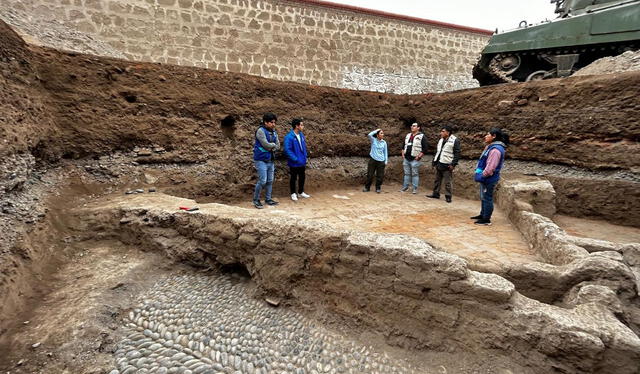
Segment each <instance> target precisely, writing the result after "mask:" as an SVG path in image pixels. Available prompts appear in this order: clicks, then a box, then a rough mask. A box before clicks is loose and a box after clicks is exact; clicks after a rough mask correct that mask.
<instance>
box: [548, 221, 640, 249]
mask: <svg viewBox="0 0 640 374" xmlns="http://www.w3.org/2000/svg"><path fill="white" fill-rule="evenodd" d="M553 220H554V221H555V223H556V224H557V225H558V226H560V227H562V229H564V230H565V231H566V232H567V233H568V234H571V235H574V236H581V237H584V238H592V239H600V240H606V241H610V242H614V243H622V244H624V243H640V228H637V227H629V226H619V225H613V224H611V223H609V222H606V221H599V220H591V219H585V218H576V217H569V216H563V215H556V216H554V217H553Z"/></svg>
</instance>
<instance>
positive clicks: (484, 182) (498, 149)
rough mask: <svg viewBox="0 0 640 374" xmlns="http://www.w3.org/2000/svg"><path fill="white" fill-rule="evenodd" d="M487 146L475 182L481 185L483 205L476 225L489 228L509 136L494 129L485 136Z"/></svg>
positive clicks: (481, 156)
mask: <svg viewBox="0 0 640 374" xmlns="http://www.w3.org/2000/svg"><path fill="white" fill-rule="evenodd" d="M484 143H485V144H486V146H485V148H484V151H482V154H481V155H480V159H479V160H478V165H477V166H476V173H475V177H474V179H475V181H476V182H478V183H480V200H482V205H481V208H480V214H479V215H477V216H474V217H471V219H475V220H476V222H475V224H476V225H485V226H488V225H490V224H491V215H492V214H493V191H494V190H495V188H496V185H497V184H498V182H499V181H500V170H502V166H503V165H504V156H505V154H506V153H507V146H508V144H509V135H508V134H507V133H506V132H504V131H503V130H502V129H499V128H493V129H491V130H489V132H487V134H486V135H485V136H484Z"/></svg>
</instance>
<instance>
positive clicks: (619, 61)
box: [574, 50, 640, 76]
mask: <svg viewBox="0 0 640 374" xmlns="http://www.w3.org/2000/svg"><path fill="white" fill-rule="evenodd" d="M638 70H640V50H638V51H627V52H624V53H623V54H621V55H618V56H614V57H604V58H601V59H599V60H596V61H594V62H593V63H591V64H590V65H588V66H586V67H584V68H582V69H580V70H578V71H577V72H576V73H575V74H574V75H577V76H580V75H598V74H614V73H622V72H626V71H638Z"/></svg>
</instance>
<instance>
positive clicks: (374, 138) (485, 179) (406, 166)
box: [253, 113, 509, 225]
mask: <svg viewBox="0 0 640 374" xmlns="http://www.w3.org/2000/svg"><path fill="white" fill-rule="evenodd" d="M276 122H277V117H276V115H275V114H273V113H266V114H265V115H264V116H263V118H262V124H261V126H260V127H259V128H258V129H257V130H256V134H255V143H254V150H253V160H254V164H255V168H256V171H257V173H258V182H257V183H256V186H255V190H254V194H253V205H254V206H255V207H256V208H258V209H262V208H263V207H264V205H262V203H261V201H260V195H261V192H262V190H263V189H264V190H265V204H267V205H277V204H278V202H277V201H275V200H273V198H272V195H271V193H272V187H273V175H274V170H275V168H274V161H275V155H274V152H275V151H277V150H279V149H280V141H279V140H278V134H277V132H276V130H275V127H276ZM303 130H304V122H303V121H302V120H301V119H297V118H296V119H293V120H292V121H291V130H290V131H289V133H288V134H287V135H286V136H285V137H284V149H283V150H284V154H285V156H286V158H287V165H288V166H289V174H290V180H289V188H290V192H291V199H292V200H293V201H297V200H298V199H299V198H309V197H311V196H310V195H308V194H307V193H306V192H305V191H304V184H305V170H306V165H307V157H308V152H307V143H306V139H305V137H304V133H303ZM420 130H421V128H420V125H419V124H418V123H414V124H412V125H411V132H409V133H408V134H407V135H406V136H405V139H404V146H403V148H402V152H401V155H402V166H403V171H404V177H403V181H402V188H401V189H400V191H402V192H406V191H408V190H409V188H411V192H412V193H413V194H416V193H417V192H418V186H419V184H420V173H419V171H420V166H421V160H422V158H423V157H424V155H425V153H426V151H427V148H428V143H427V139H426V137H425V135H424V133H422V132H421V131H420ZM367 137H368V138H369V141H370V142H371V148H370V152H369V161H368V164H367V178H366V182H365V185H364V188H363V190H362V191H363V192H369V191H371V185H372V184H373V183H374V178H375V191H376V192H377V193H380V192H381V191H382V183H383V182H384V172H385V167H386V165H387V164H388V162H389V151H388V147H387V142H386V141H385V140H384V131H383V130H382V129H376V130H373V131H371V132H370V133H369V134H367ZM484 142H485V148H484V150H483V152H482V154H481V155H480V159H479V160H478V163H477V166H476V170H475V175H474V180H475V181H476V182H478V183H479V184H480V199H481V201H482V203H481V210H480V214H479V215H477V216H473V217H470V218H471V219H473V220H475V223H476V224H478V225H490V224H491V215H492V213H493V192H494V190H495V187H496V185H497V184H498V181H499V179H500V170H501V169H502V166H503V165H504V158H505V153H506V148H507V145H508V143H509V136H508V135H507V134H506V133H505V132H504V131H503V130H502V129H499V128H492V129H491V130H489V131H488V132H487V134H486V135H485V137H484ZM459 160H460V140H459V139H458V138H457V137H456V136H455V135H453V128H452V127H451V126H448V125H446V126H443V127H442V128H441V129H440V139H439V140H438V145H437V147H436V151H435V155H434V157H433V160H432V161H431V165H432V167H433V169H434V170H435V180H434V185H433V191H432V193H431V194H429V195H427V197H428V198H432V199H439V198H440V191H441V187H442V186H443V185H444V197H445V201H446V202H447V203H451V202H452V201H453V171H454V169H455V168H456V166H457V165H458V161H459Z"/></svg>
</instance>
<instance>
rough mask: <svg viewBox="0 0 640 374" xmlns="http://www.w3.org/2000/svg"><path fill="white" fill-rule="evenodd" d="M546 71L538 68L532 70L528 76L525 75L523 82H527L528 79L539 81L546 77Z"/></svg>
mask: <svg viewBox="0 0 640 374" xmlns="http://www.w3.org/2000/svg"><path fill="white" fill-rule="evenodd" d="M548 74H549V73H548V72H547V71H546V70H538V71H534V72H533V73H531V74H529V76H527V79H525V80H524V81H525V82H529V81H541V80H543V79H546V78H548Z"/></svg>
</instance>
